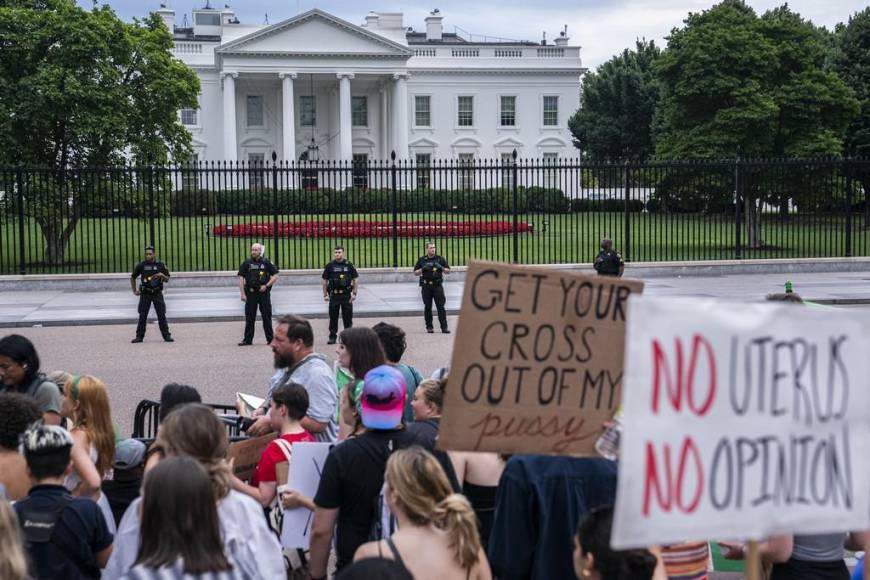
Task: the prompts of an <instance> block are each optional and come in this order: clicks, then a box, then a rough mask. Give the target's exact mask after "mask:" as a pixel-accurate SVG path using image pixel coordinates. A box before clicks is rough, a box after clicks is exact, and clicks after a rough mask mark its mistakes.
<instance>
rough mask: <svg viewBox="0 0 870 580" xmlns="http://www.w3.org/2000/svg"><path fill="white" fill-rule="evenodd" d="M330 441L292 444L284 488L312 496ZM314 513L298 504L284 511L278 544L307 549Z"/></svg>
mask: <svg viewBox="0 0 870 580" xmlns="http://www.w3.org/2000/svg"><path fill="white" fill-rule="evenodd" d="M332 446H333V444H332V443H294V444H293V454H292V455H291V456H290V476H289V479H288V480H287V487H288V488H290V489H292V490H295V491H298V492H299V493H300V494H302V495H304V496H305V497H310V498H314V495H315V494H316V493H317V486H318V485H319V484H320V474H321V473H322V472H323V464H324V463H326V456H327V455H329V450H330V448H331V447H332ZM313 520H314V513H313V512H312V511H311V510H309V509H308V508H304V507H299V508H295V509H292V510H285V511H284V523H283V525H282V527H281V545H282V546H284V547H285V548H304V549H306V550H307V549H308V544H309V542H310V541H311V523H312V521H313Z"/></svg>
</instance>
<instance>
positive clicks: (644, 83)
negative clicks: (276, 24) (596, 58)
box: [568, 39, 661, 159]
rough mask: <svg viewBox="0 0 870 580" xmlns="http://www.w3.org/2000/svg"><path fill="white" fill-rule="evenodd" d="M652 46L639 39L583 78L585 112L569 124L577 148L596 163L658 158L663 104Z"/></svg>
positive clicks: (656, 53)
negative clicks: (656, 121)
mask: <svg viewBox="0 0 870 580" xmlns="http://www.w3.org/2000/svg"><path fill="white" fill-rule="evenodd" d="M660 54H661V50H660V49H659V48H658V47H656V45H655V43H654V42H653V41H649V42H647V41H646V40H645V39H644V40H638V41H637V43H636V47H635V50H629V49H625V50H624V51H623V52H622V54H619V55H617V56H614V57H613V58H611V59H610V60H608V61H607V62H605V63H604V64H602V65H601V66H599V67H598V69H597V70H596V71H595V72H593V73H589V74H587V75H586V76H585V77H583V87H582V90H581V96H580V108H579V109H578V110H577V112H575V113H574V114H573V115H572V116H571V118H570V119H569V121H568V127H569V128H570V130H571V133H572V134H573V136H574V144H575V145H576V146H577V147H578V148H579V149H580V150H581V151H583V153H584V155H586V156H588V157H589V158H591V159H616V158H620V157H634V158H641V159H643V158H645V157H648V156H649V155H651V154H652V153H653V139H652V120H653V114H654V113H655V109H656V106H657V104H658V84H657V82H656V79H655V75H654V72H653V63H654V62H655V61H656V59H657V58H658V57H659V55H660Z"/></svg>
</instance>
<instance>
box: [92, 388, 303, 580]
mask: <svg viewBox="0 0 870 580" xmlns="http://www.w3.org/2000/svg"><path fill="white" fill-rule="evenodd" d="M155 443H156V448H157V449H158V452H157V455H158V456H162V458H163V457H165V458H169V457H192V458H193V459H196V460H197V461H198V462H199V463H200V464H202V466H203V467H204V468H205V470H206V472H207V473H208V474H209V479H210V480H211V490H212V495H213V498H212V499H213V500H214V501H215V502H216V503H217V511H218V518H219V520H220V526H221V536H222V538H223V545H224V550H225V551H226V555H227V557H228V558H231V559H232V560H233V562H236V563H238V565H239V568H240V572H243V573H246V574H248V576H249V577H250V578H251V579H254V580H256V579H260V578H262V579H269V580H271V579H277V578H285V577H286V576H285V572H284V561H283V558H282V556H281V546H280V545H279V544H278V540H277V539H276V538H275V536H274V535H273V534H272V533H271V531H270V530H269V527H268V526H267V524H266V519H265V518H264V517H263V510H262V508H261V507H260V505H259V504H257V502H255V501H254V500H253V499H251V498H250V497H248V496H246V495H244V494H241V493H238V492H236V491H233V490H231V489H230V477H231V472H230V469H229V466H228V465H227V463H226V461H225V459H224V457H225V456H226V453H227V447H228V445H229V441H228V439H227V431H226V427H225V426H224V424H223V423H222V422H221V420H220V419H218V417H217V415H215V413H214V411H213V410H212V409H211V408H210V407H208V406H206V405H201V404H197V403H191V404H188V405H183V406H181V407H179V408H177V409H175V410H174V411H173V412H172V413H170V414H169V415H168V416H167V417H166V420H165V421H164V422H163V423H162V424H161V425H160V431H159V432H158V433H157V441H156V442H155ZM162 458H161V460H162ZM158 465H159V464H158ZM145 478H146V480H147V478H148V475H147V472H146V476H145ZM141 503H142V498H139V499H136V500H135V501H134V502H133V503H131V504H130V507H129V508H128V509H127V512H126V513H125V514H124V517H123V519H122V520H121V524H120V526H118V536H117V540H116V542H115V552H114V554H112V558H111V560H110V561H109V565H108V566H107V568H106V571H105V573H104V575H103V579H104V580H113V579H115V578H119V577H121V576H123V575H124V574H125V573H127V572H128V571H129V570H130V568H132V566H133V564H134V562H135V561H136V556H137V552H138V547H139V541H140V528H141V525H140V521H141V512H140V507H139V506H140V504H141Z"/></svg>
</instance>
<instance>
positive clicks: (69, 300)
mask: <svg viewBox="0 0 870 580" xmlns="http://www.w3.org/2000/svg"><path fill="white" fill-rule="evenodd" d="M786 280H791V281H792V283H793V284H794V289H795V292H798V293H799V294H800V295H801V296H803V297H804V299H807V300H811V301H814V302H819V303H822V304H870V271H868V272H822V273H812V274H810V273H791V274H782V273H778V274H723V275H717V276H675V277H655V278H650V279H647V280H645V282H646V290H645V292H646V293H648V294H652V295H656V296H692V297H709V298H719V299H723V300H733V301H741V302H746V301H750V302H751V301H757V300H762V299H764V296H765V295H766V294H768V293H771V292H782V291H783V285H784V283H785V281H786ZM361 282H362V283H361V287H360V292H359V296H358V298H357V301H356V303H355V305H354V316H355V317H361V318H362V317H377V316H419V315H420V314H421V310H422V305H421V301H420V290H419V287H418V286H417V284H416V280H415V279H413V278H411V277H410V276H409V280H408V282H393V283H379V284H366V283H365V278H364V277H361ZM462 287H463V282H462V281H461V280H448V281H447V282H446V283H445V293H446V295H447V310H448V313H449V314H457V313H458V312H459V306H460V302H461V299H462ZM165 296H166V303H167V311H168V316H169V319H170V321H172V322H208V321H229V320H243V319H244V312H243V308H242V304H241V302H240V301H239V294H238V289H237V288H236V287H233V286H227V287H226V288H222V287H185V288H179V287H176V288H172V287H169V288H168V289H167V290H166V293H165ZM137 304H138V298H137V297H136V296H134V295H133V294H132V293H131V292H130V291H129V290H126V291H122V290H110V291H71V290H32V291H23V290H22V291H19V290H15V291H2V292H0V327H6V328H8V327H23V326H35V325H36V326H38V325H43V326H49V325H51V326H67V325H84V324H129V323H130V322H133V321H135V320H136V319H137V317H138V315H137V313H136V306H137ZM272 304H273V310H274V312H276V313H285V312H292V313H294V314H299V315H301V316H305V317H308V318H325V317H326V316H327V309H326V304H325V303H324V302H323V296H322V294H321V290H320V286H319V285H314V284H311V285H292V286H291V285H285V286H281V285H280V284H279V285H278V286H276V288H275V289H274V291H273V292H272ZM151 316H152V318H153V316H154V313H153V310H152V313H151Z"/></svg>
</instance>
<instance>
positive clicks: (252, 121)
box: [247, 95, 263, 127]
mask: <svg viewBox="0 0 870 580" xmlns="http://www.w3.org/2000/svg"><path fill="white" fill-rule="evenodd" d="M247 117H248V127H262V126H263V96H262V95H248V97H247Z"/></svg>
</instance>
